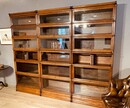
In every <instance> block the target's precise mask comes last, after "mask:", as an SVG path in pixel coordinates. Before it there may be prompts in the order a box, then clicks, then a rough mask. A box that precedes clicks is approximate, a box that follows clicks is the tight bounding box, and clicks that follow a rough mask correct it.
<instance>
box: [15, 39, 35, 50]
mask: <svg viewBox="0 0 130 108" xmlns="http://www.w3.org/2000/svg"><path fill="white" fill-rule="evenodd" d="M14 48H37V40H36V39H20V40H15V41H14Z"/></svg>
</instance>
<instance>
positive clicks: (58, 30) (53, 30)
mask: <svg viewBox="0 0 130 108" xmlns="http://www.w3.org/2000/svg"><path fill="white" fill-rule="evenodd" d="M40 34H41V35H69V26H63V27H44V28H41V29H40Z"/></svg>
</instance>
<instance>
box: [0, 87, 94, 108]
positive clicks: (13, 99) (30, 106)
mask: <svg viewBox="0 0 130 108" xmlns="http://www.w3.org/2000/svg"><path fill="white" fill-rule="evenodd" d="M0 108H94V107H90V106H85V105H80V104H75V103H71V102H66V101H61V100H56V99H51V98H45V97H41V96H36V95H31V94H27V93H22V92H18V91H16V90H15V87H4V88H2V89H1V90H0Z"/></svg>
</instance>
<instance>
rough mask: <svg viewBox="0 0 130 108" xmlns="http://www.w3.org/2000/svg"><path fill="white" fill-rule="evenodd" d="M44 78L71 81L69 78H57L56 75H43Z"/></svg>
mask: <svg viewBox="0 0 130 108" xmlns="http://www.w3.org/2000/svg"><path fill="white" fill-rule="evenodd" d="M42 78H44V79H53V80H59V81H70V78H69V77H62V76H55V75H42Z"/></svg>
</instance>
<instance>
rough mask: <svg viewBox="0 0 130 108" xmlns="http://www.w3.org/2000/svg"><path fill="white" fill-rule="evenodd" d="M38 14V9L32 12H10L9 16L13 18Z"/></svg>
mask: <svg viewBox="0 0 130 108" xmlns="http://www.w3.org/2000/svg"><path fill="white" fill-rule="evenodd" d="M36 14H37V11H30V12H17V13H9V16H10V17H11V18H12V19H13V18H23V17H30V16H36Z"/></svg>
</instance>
